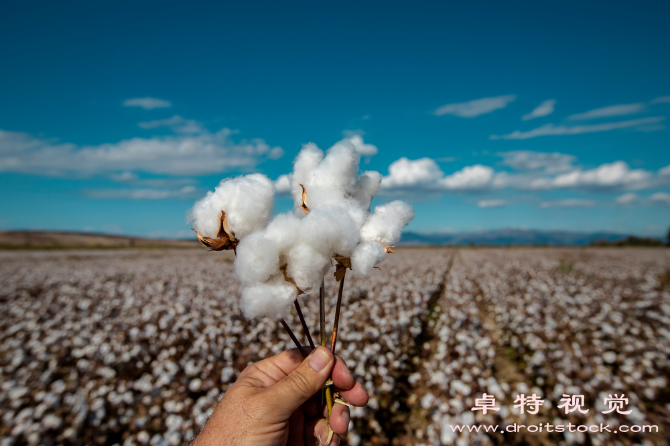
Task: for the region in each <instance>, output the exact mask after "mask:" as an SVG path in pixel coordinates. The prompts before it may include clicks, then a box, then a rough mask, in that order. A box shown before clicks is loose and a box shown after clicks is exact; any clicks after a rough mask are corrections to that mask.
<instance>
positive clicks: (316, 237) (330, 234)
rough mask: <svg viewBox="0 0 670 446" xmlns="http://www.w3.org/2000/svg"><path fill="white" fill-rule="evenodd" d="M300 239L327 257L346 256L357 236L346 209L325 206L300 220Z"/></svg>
mask: <svg viewBox="0 0 670 446" xmlns="http://www.w3.org/2000/svg"><path fill="white" fill-rule="evenodd" d="M300 239H301V240H302V241H304V242H305V243H308V244H310V245H311V246H313V247H315V249H317V250H318V251H320V252H322V253H324V254H326V255H327V256H329V257H330V256H332V255H333V254H339V255H343V256H348V255H349V254H351V252H352V251H353V249H354V247H355V246H356V244H357V243H358V239H359V234H358V228H357V226H356V224H355V223H354V221H353V220H352V219H351V217H350V216H349V214H348V212H347V209H346V208H343V207H341V206H337V205H327V206H323V207H320V208H318V209H316V210H314V211H312V212H310V213H309V215H307V217H305V218H304V219H303V220H302V227H301V230H300Z"/></svg>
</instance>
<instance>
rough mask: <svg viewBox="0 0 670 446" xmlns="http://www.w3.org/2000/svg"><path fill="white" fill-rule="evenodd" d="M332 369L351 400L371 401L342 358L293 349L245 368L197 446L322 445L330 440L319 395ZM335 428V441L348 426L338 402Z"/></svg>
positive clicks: (319, 350)
mask: <svg viewBox="0 0 670 446" xmlns="http://www.w3.org/2000/svg"><path fill="white" fill-rule="evenodd" d="M305 350H306V351H309V347H305ZM331 372H332V379H333V385H334V387H335V388H334V390H338V391H339V392H340V395H341V396H342V397H343V398H344V399H345V400H346V401H347V402H349V403H350V404H352V405H354V406H364V405H366V404H367V402H368V394H367V392H366V391H365V390H364V389H363V386H362V385H361V384H360V383H359V382H357V381H356V380H355V379H354V377H353V375H352V374H351V372H349V369H348V368H347V365H346V364H345V363H344V360H343V359H342V358H340V357H339V356H337V357H333V354H332V353H331V352H330V350H328V349H327V348H325V347H317V348H316V349H315V350H314V351H312V352H311V353H310V354H309V355H308V356H307V358H306V359H305V360H303V359H302V355H301V354H300V352H299V351H298V350H297V349H291V350H287V351H284V352H281V353H279V354H278V355H275V356H273V357H271V358H268V359H264V360H262V361H259V362H257V363H255V364H251V365H250V366H248V367H247V368H246V369H244V371H242V373H241V374H240V376H239V378H237V381H236V382H235V384H233V385H232V386H231V387H230V389H228V391H227V392H226V394H225V395H224V397H223V398H222V399H221V401H220V402H219V404H218V405H217V407H216V409H215V410H214V413H213V414H212V416H211V417H210V419H209V421H208V422H207V424H206V425H205V427H204V429H203V430H202V432H201V433H200V434H199V435H198V437H197V438H196V439H195V441H194V442H193V443H192V446H210V445H212V446H213V445H217V446H219V445H224V446H238V445H239V446H255V445H258V446H261V445H262V446H267V445H270V446H275V445H276V446H284V445H288V446H307V445H311V444H318V440H317V438H320V439H321V440H322V441H326V439H327V438H328V424H327V423H326V419H325V415H326V414H325V413H324V412H322V411H319V404H318V395H316V394H317V393H318V392H319V390H320V389H321V388H322V387H323V384H324V383H325V382H326V380H327V379H328V378H329V376H330V375H331ZM330 427H331V429H332V430H333V432H335V434H337V435H334V436H333V439H332V440H331V443H330V444H331V445H333V444H339V438H338V435H345V434H346V433H347V430H348V429H349V408H348V407H347V406H345V405H343V404H335V405H334V406H333V410H332V413H331V415H330ZM329 446H330V445H329Z"/></svg>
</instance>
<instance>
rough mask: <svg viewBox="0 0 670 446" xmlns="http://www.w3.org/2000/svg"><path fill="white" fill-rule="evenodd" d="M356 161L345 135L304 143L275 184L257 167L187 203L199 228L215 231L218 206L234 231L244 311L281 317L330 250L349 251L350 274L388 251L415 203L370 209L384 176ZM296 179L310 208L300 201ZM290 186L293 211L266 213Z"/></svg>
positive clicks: (326, 262)
mask: <svg viewBox="0 0 670 446" xmlns="http://www.w3.org/2000/svg"><path fill="white" fill-rule="evenodd" d="M359 162H360V154H359V152H357V151H356V149H355V147H354V145H353V144H352V143H351V141H350V140H347V139H345V140H343V141H340V142H338V143H337V144H335V145H334V146H333V147H331V148H330V149H328V151H327V152H326V153H325V154H324V152H323V151H322V150H321V149H319V148H318V147H317V146H316V145H314V144H311V143H310V144H306V145H305V146H303V148H302V150H301V151H300V153H299V154H298V156H297V157H296V159H295V162H294V168H293V172H292V173H291V174H289V175H282V176H280V177H279V179H278V180H277V182H276V184H273V183H272V182H271V181H270V180H269V179H268V178H267V177H265V176H263V175H260V174H253V175H247V176H243V177H237V178H233V179H228V180H224V181H222V182H221V183H220V184H219V185H218V186H217V188H216V190H215V191H214V192H209V193H208V194H207V196H206V197H205V198H203V199H202V200H200V201H198V202H197V203H196V204H195V206H193V209H192V210H191V218H192V219H193V220H194V221H195V229H196V230H197V231H198V232H199V233H200V234H202V235H204V236H207V237H215V236H216V232H217V231H218V228H219V216H220V215H221V210H224V211H225V212H226V214H227V215H228V226H229V227H230V229H231V230H232V231H233V232H234V233H235V235H236V237H237V238H238V239H240V242H239V244H238V245H237V258H236V260H235V273H236V275H237V277H238V278H239V280H240V281H241V282H242V283H243V284H244V285H245V288H244V289H243V291H242V309H243V311H244V314H245V316H246V317H247V318H250V319H253V318H257V317H269V318H272V319H275V320H277V319H281V318H283V317H286V316H287V315H288V313H289V311H290V308H291V305H292V304H293V301H294V300H295V298H296V297H297V292H298V288H299V289H300V290H302V291H303V292H305V293H307V294H308V296H309V295H312V296H314V295H316V294H317V293H315V290H317V289H318V288H319V287H320V286H321V283H322V281H323V279H324V276H325V275H326V274H327V273H328V271H329V270H330V269H331V268H332V265H333V260H332V258H333V256H336V255H337V256H344V257H349V258H350V259H351V266H352V270H353V272H354V274H355V275H357V276H365V275H367V274H368V273H369V272H370V271H371V270H372V268H374V266H375V265H377V264H378V263H379V262H381V261H383V260H384V258H385V257H386V255H387V254H386V249H385V247H384V245H387V246H393V245H395V244H396V243H398V241H399V239H400V235H401V233H402V230H403V228H404V227H405V226H406V225H407V224H408V223H409V222H410V220H412V218H413V217H414V211H413V210H412V207H411V206H410V205H408V204H406V203H403V202H401V201H394V202H392V203H388V204H384V205H380V206H377V207H376V208H375V212H374V214H371V213H370V205H371V203H372V199H373V198H374V196H375V194H377V193H378V192H379V187H380V184H381V180H382V176H381V175H380V174H379V173H378V172H374V171H368V172H363V173H362V174H360V175H359V173H358V168H359ZM301 184H302V185H303V186H304V187H305V191H306V196H307V199H306V205H307V208H308V212H305V211H304V210H303V208H302V204H303V189H302V187H301V186H300V185H301ZM288 190H290V192H291V195H292V196H293V200H294V212H292V213H286V214H280V215H277V216H276V217H275V218H274V219H272V220H271V221H270V214H271V209H272V205H273V195H274V193H275V192H276V193H285V192H287V191H288ZM291 281H293V282H294V283H295V285H294V284H292V283H291ZM296 286H297V287H298V288H296Z"/></svg>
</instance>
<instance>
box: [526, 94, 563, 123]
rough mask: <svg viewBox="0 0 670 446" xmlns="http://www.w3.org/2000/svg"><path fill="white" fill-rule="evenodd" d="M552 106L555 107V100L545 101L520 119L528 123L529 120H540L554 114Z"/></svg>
mask: <svg viewBox="0 0 670 446" xmlns="http://www.w3.org/2000/svg"><path fill="white" fill-rule="evenodd" d="M554 105H556V100H555V99H547V100H546V101H544V102H542V103H541V104H540V105H538V106H537V107H535V109H534V110H533V111H532V112H530V113H528V114H527V115H523V117H522V118H521V119H523V120H524V121H528V120H529V119H535V118H541V117H542V116H547V115H550V114H552V113H553V112H554Z"/></svg>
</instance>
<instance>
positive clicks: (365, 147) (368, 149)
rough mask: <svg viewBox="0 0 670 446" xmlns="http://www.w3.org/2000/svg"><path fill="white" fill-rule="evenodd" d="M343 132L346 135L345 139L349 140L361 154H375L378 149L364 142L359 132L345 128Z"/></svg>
mask: <svg viewBox="0 0 670 446" xmlns="http://www.w3.org/2000/svg"><path fill="white" fill-rule="evenodd" d="M344 134H345V135H346V136H347V137H346V138H345V140H347V141H349V142H350V143H351V144H352V145H353V146H354V149H356V151H357V152H358V153H359V155H361V156H375V155H376V154H377V152H378V151H379V150H378V149H377V146H375V145H373V144H366V143H365V142H364V141H363V137H362V136H361V135H360V134H359V133H356V132H354V131H352V130H345V132H344Z"/></svg>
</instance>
